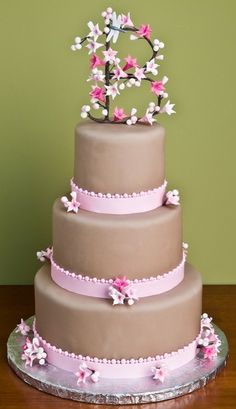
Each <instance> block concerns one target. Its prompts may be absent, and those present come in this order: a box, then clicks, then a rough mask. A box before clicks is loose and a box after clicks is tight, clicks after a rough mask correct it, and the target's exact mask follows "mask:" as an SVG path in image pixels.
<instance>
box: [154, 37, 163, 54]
mask: <svg viewBox="0 0 236 409" xmlns="http://www.w3.org/2000/svg"><path fill="white" fill-rule="evenodd" d="M153 44H154V46H153V50H154V51H158V50H159V48H164V46H165V45H164V43H163V42H162V41H159V40H158V39H157V38H155V40H153Z"/></svg>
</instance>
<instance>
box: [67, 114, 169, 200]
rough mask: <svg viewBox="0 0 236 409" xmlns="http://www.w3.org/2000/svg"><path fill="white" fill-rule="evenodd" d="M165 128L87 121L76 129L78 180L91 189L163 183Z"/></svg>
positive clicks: (133, 189) (121, 189)
mask: <svg viewBox="0 0 236 409" xmlns="http://www.w3.org/2000/svg"><path fill="white" fill-rule="evenodd" d="M164 133H165V131H164V128H163V127H162V126H161V125H159V124H154V125H153V126H150V125H148V126H147V125H142V124H136V125H134V126H127V125H121V124H120V125H118V124H97V123H94V122H92V121H88V122H87V121H85V122H83V123H81V124H79V125H77V127H76V129H75V160H74V181H75V183H76V184H77V185H78V186H79V187H81V188H83V189H87V190H89V191H94V192H97V193H99V192H102V193H133V192H140V191H142V190H143V191H146V190H149V189H153V188H155V187H158V186H160V185H162V184H163V182H164V178H165V169H164V167H165V165H164V138H165V136H164Z"/></svg>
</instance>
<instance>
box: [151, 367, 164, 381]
mask: <svg viewBox="0 0 236 409" xmlns="http://www.w3.org/2000/svg"><path fill="white" fill-rule="evenodd" d="M152 372H153V374H154V375H153V379H155V380H157V381H160V382H161V383H163V382H164V380H165V377H166V375H167V371H166V369H164V368H159V367H158V368H152Z"/></svg>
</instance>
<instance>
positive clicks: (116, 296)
mask: <svg viewBox="0 0 236 409" xmlns="http://www.w3.org/2000/svg"><path fill="white" fill-rule="evenodd" d="M109 295H110V297H111V298H112V299H113V305H118V304H124V301H125V295H124V294H122V293H121V292H120V291H118V290H116V288H114V287H110V288H109Z"/></svg>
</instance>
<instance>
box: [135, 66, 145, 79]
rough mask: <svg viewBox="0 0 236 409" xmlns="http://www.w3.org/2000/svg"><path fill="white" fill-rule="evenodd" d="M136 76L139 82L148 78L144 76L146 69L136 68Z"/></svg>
mask: <svg viewBox="0 0 236 409" xmlns="http://www.w3.org/2000/svg"><path fill="white" fill-rule="evenodd" d="M134 76H135V78H137V80H138V81H141V80H142V79H143V78H146V77H145V74H144V68H140V67H136V69H135V72H134Z"/></svg>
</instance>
